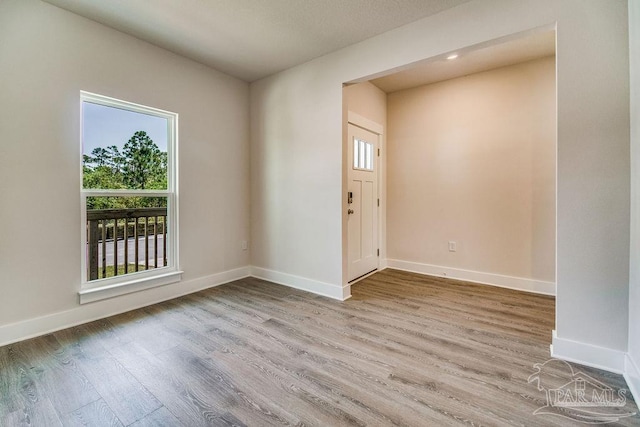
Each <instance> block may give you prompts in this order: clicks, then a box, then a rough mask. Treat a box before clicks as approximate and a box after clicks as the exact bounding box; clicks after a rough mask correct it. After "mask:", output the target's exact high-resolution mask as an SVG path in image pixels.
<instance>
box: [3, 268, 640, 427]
mask: <svg viewBox="0 0 640 427" xmlns="http://www.w3.org/2000/svg"><path fill="white" fill-rule="evenodd" d="M352 293H353V297H352V298H351V299H350V300H348V301H346V302H337V301H333V300H330V299H327V298H324V297H320V296H316V295H312V294H309V293H305V292H302V291H297V290H295V289H290V288H286V287H284V286H279V285H274V284H272V283H268V282H264V281H261V280H258V279H244V280H240V281H236V282H233V283H229V284H227V285H223V286H220V287H217V288H213V289H209V290H206V291H202V292H199V293H197V294H192V295H188V296H185V297H182V298H178V299H175V300H172V301H168V302H165V303H161V304H157V305H154V306H151V307H147V308H144V309H140V310H136V311H133V312H129V313H125V314H122V315H119V316H114V317H111V318H108V319H104V320H100V321H96V322H93V323H89V324H86V325H82V326H78V327H74V328H71V329H66V330H63V331H59V332H56V333H54V334H50V335H46V336H43V337H40V338H36V339H32V340H28V341H24V342H21V343H17V344H13V345H9V346H5V347H0V425H1V426H20V425H30V426H46V427H49V426H60V425H62V426H76V425H90V426H208V425H221V426H227V425H240V426H242V425H248V426H266V425H300V426H302V425H308V426H313V425H317V426H342V425H354V426H364V425H371V426H383V425H410V426H429V425H433V426H444V425H461V424H468V425H526V426H535V425H541V426H553V425H557V426H564V425H584V424H581V423H578V422H574V421H572V420H570V419H569V418H565V417H561V416H559V415H544V414H538V415H534V414H533V412H534V411H535V410H536V409H538V408H540V407H542V406H544V405H545V403H546V394H545V392H544V391H540V390H538V389H537V388H536V386H535V384H530V383H528V382H527V380H528V378H529V376H530V375H531V374H533V373H534V371H535V370H534V367H533V365H534V364H535V363H543V362H545V361H546V360H548V359H549V344H550V341H551V330H552V329H553V327H554V305H555V304H554V299H553V298H551V297H545V296H539V295H533V294H527V293H522V292H516V291H511V290H506V289H501V288H495V287H490V286H481V285H474V284H469V283H465V282H458V281H453V280H445V279H437V278H429V277H426V276H420V275H416V274H411V273H405V272H400V271H394V270H385V271H383V272H380V273H377V274H375V275H373V276H371V277H369V278H367V279H365V280H363V281H361V282H359V283H357V284H356V285H354V286H353V288H352ZM573 368H574V369H575V370H576V371H578V370H580V371H582V372H584V373H585V374H587V375H589V376H591V377H592V378H594V379H596V380H598V381H601V382H603V383H605V384H607V385H608V386H610V387H613V388H614V389H619V388H626V384H625V383H624V380H623V379H622V377H621V376H619V375H613V374H610V373H606V372H602V371H598V370H594V369H589V368H583V367H580V366H578V365H573ZM550 372H551V375H552V376H554V375H555V376H556V377H558V378H562V376H563V375H564V373H563V372H562V369H558V370H557V371H550ZM627 398H628V400H627V404H626V406H625V407H624V408H614V409H609V410H610V411H614V412H613V413H624V412H637V410H638V409H637V406H636V404H635V403H634V402H633V400H632V398H631V396H630V395H629V394H628V393H627ZM615 411H617V412H615ZM564 415H566V416H572V414H570V413H564ZM616 425H640V418H639V417H638V416H637V415H636V416H633V417H627V418H621V419H620V421H619V422H617V423H616Z"/></svg>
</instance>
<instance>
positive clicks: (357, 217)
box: [347, 123, 380, 281]
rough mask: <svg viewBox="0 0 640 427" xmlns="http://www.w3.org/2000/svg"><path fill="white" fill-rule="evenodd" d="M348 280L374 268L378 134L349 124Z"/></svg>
mask: <svg viewBox="0 0 640 427" xmlns="http://www.w3.org/2000/svg"><path fill="white" fill-rule="evenodd" d="M348 132H349V133H348V141H349V147H348V152H349V158H348V165H349V168H348V182H349V184H348V194H347V202H348V203H347V209H348V210H347V214H348V215H347V216H348V220H347V227H348V279H349V281H353V280H355V279H357V278H359V277H361V276H364V275H366V274H368V273H370V272H372V271H375V270H376V269H377V268H378V248H379V245H378V204H379V199H378V166H379V164H378V145H379V144H378V139H379V137H380V136H379V135H378V134H376V133H373V132H371V131H369V130H366V129H363V128H361V127H358V126H356V125H354V124H351V123H349V127H348Z"/></svg>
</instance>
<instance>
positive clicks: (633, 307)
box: [625, 0, 640, 402]
mask: <svg viewBox="0 0 640 427" xmlns="http://www.w3.org/2000/svg"><path fill="white" fill-rule="evenodd" d="M629 58H630V60H631V63H630V69H631V75H630V77H631V260H630V263H629V276H630V277H629V353H628V357H627V366H626V370H625V371H626V373H627V375H626V378H627V383H628V384H629V387H631V388H632V390H633V391H634V395H635V398H636V402H638V401H639V399H640V1H638V0H631V1H629Z"/></svg>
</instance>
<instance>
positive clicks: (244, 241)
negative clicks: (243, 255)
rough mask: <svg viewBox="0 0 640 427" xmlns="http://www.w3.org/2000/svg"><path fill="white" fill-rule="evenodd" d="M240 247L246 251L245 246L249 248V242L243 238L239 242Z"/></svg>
mask: <svg viewBox="0 0 640 427" xmlns="http://www.w3.org/2000/svg"><path fill="white" fill-rule="evenodd" d="M240 247H241V248H242V250H243V251H246V250H247V248H249V243H248V242H247V241H246V240H243V241H241V242H240Z"/></svg>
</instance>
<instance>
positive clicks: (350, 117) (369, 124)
mask: <svg viewBox="0 0 640 427" xmlns="http://www.w3.org/2000/svg"><path fill="white" fill-rule="evenodd" d="M347 121H348V122H349V123H351V124H352V125H355V126H358V127H360V128H362V129H366V130H369V131H371V132H373V133H376V134H378V135H382V133H383V132H384V127H383V126H382V125H381V124H380V123H376V122H374V121H373V120H369V119H367V118H366V117H364V116H361V115H360V114H358V113H354V112H353V111H349V112H348V114H347Z"/></svg>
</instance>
